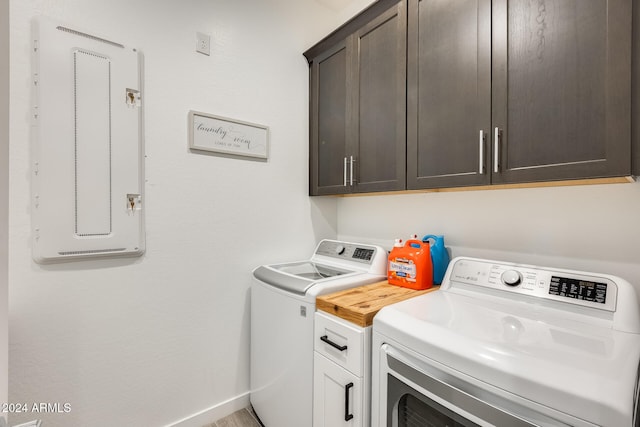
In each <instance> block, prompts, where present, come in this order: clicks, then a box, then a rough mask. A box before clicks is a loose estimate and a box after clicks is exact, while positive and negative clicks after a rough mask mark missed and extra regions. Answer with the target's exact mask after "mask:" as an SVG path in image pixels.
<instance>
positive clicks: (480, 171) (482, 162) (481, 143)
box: [478, 130, 484, 175]
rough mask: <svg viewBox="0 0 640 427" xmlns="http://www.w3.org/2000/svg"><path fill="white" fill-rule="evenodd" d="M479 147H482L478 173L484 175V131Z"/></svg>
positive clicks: (479, 139) (481, 132)
mask: <svg viewBox="0 0 640 427" xmlns="http://www.w3.org/2000/svg"><path fill="white" fill-rule="evenodd" d="M478 145H479V146H480V154H479V156H480V159H479V160H478V173H479V174H480V175H483V174H484V131H483V130H481V131H480V138H478Z"/></svg>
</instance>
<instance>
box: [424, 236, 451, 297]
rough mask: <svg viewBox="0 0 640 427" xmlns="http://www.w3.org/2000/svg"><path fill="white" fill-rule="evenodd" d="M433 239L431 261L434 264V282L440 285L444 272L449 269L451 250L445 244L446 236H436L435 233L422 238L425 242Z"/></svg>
mask: <svg viewBox="0 0 640 427" xmlns="http://www.w3.org/2000/svg"><path fill="white" fill-rule="evenodd" d="M429 239H431V240H433V244H432V245H431V263H432V264H433V284H434V285H439V284H441V283H442V279H443V278H444V273H445V272H446V271H447V266H448V265H449V252H447V248H445V246H444V236H435V235H433V234H427V235H426V236H424V237H423V238H422V241H423V242H426V241H427V240H429Z"/></svg>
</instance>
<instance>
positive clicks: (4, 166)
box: [0, 0, 9, 425]
mask: <svg viewBox="0 0 640 427" xmlns="http://www.w3.org/2000/svg"><path fill="white" fill-rule="evenodd" d="M8 202H9V0H0V404H2V403H3V402H8V401H9V396H8V381H9V380H8V375H9V371H8V368H9V348H8V345H9V344H8V339H9V338H8V334H9V325H8V289H9V282H8V278H9V276H8V258H9V253H8V251H7V250H8V242H7V238H8V228H9V217H8V214H9V211H8V209H7V207H8V205H9V203H8ZM0 418H6V417H5V416H4V414H0ZM0 425H1V422H0Z"/></svg>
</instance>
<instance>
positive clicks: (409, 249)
mask: <svg viewBox="0 0 640 427" xmlns="http://www.w3.org/2000/svg"><path fill="white" fill-rule="evenodd" d="M387 280H388V281H389V283H390V284H392V285H396V286H402V287H405V288H411V289H416V290H422V289H429V288H430V287H432V286H433V264H432V263H431V251H430V249H429V242H421V241H420V240H416V239H410V240H407V241H406V242H405V244H404V246H403V245H402V244H400V241H396V245H395V246H394V247H393V249H392V250H391V253H390V254H389V263H388V264H387Z"/></svg>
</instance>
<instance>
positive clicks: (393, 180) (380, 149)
mask: <svg viewBox="0 0 640 427" xmlns="http://www.w3.org/2000/svg"><path fill="white" fill-rule="evenodd" d="M349 41H350V43H352V49H351V52H352V56H351V73H352V82H353V85H352V86H351V96H352V98H351V103H350V107H351V108H349V116H348V117H349V128H350V135H349V141H350V150H349V151H350V156H351V155H353V156H354V160H355V164H354V181H355V182H354V191H357V192H370V191H386V190H403V189H404V188H405V155H406V136H405V135H406V124H405V123H406V3H405V2H404V1H401V2H399V3H398V4H397V5H395V6H393V7H392V8H390V9H388V10H387V11H386V12H384V13H383V14H382V15H380V16H378V17H377V18H375V19H374V20H372V21H371V22H369V23H368V24H367V25H365V26H364V27H362V28H361V29H359V30H358V31H357V32H356V33H354V35H353V36H352V37H351V38H350V40H349Z"/></svg>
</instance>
